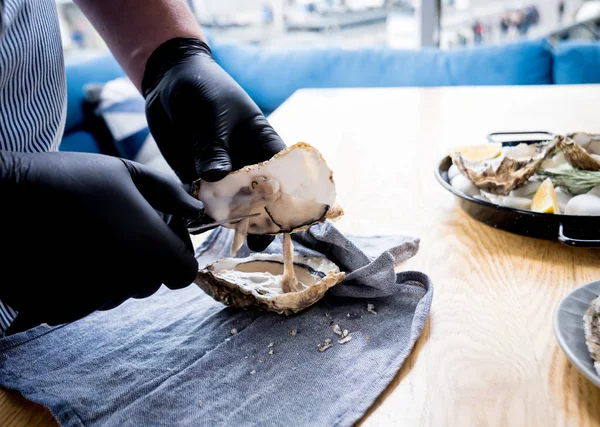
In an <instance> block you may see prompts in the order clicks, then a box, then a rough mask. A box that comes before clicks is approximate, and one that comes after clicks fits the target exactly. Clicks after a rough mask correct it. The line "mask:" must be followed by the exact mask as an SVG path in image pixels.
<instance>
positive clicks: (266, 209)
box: [194, 143, 346, 315]
mask: <svg viewBox="0 0 600 427" xmlns="http://www.w3.org/2000/svg"><path fill="white" fill-rule="evenodd" d="M194 194H195V195H196V197H198V198H199V199H200V200H201V201H202V202H203V203H204V207H205V210H206V213H207V214H208V215H209V216H211V217H212V218H214V219H216V220H220V219H224V218H232V217H237V216H243V215H248V214H258V215H257V216H254V217H251V218H247V219H244V220H242V221H239V222H237V223H235V224H228V225H225V226H224V227H227V228H233V229H234V230H235V231H234V237H233V242H232V244H231V248H230V253H231V257H228V258H223V259H219V260H216V261H215V262H213V263H211V264H208V265H206V266H205V267H203V268H200V270H199V271H198V274H197V276H196V280H195V283H196V285H197V286H198V287H200V288H201V289H202V290H203V291H204V292H205V293H207V294H208V295H210V296H211V297H212V298H213V299H215V300H216V301H219V302H221V303H223V304H225V305H227V306H232V307H238V308H255V309H262V310H268V311H273V312H276V313H279V314H284V315H292V314H295V313H298V312H300V311H302V310H304V309H306V308H307V307H310V306H311V305H313V304H315V303H316V302H317V301H319V300H320V299H321V298H322V297H323V296H324V295H325V293H326V292H327V290H328V289H330V288H331V287H333V286H335V285H337V284H338V283H340V282H342V281H343V280H344V279H345V277H346V276H345V273H344V272H342V271H340V268H339V267H338V266H337V265H336V264H335V263H334V262H332V261H331V260H329V259H327V258H326V257H325V256H321V255H318V256H311V257H299V256H295V255H294V249H293V244H292V238H291V234H292V233H296V232H299V231H302V230H306V229H308V228H309V227H310V226H312V225H314V224H316V223H319V222H324V221H327V220H337V219H338V218H340V217H341V216H342V215H343V210H342V209H341V208H340V207H339V206H338V205H337V204H336V188H335V182H334V180H333V172H332V171H331V169H330V168H329V166H328V165H327V163H326V162H325V160H324V159H323V156H322V155H321V154H320V153H319V151H318V150H317V149H316V148H314V147H312V146H311V145H309V144H306V143H297V144H295V145H293V146H291V147H289V148H286V149H284V150H283V151H281V152H280V153H278V154H276V155H275V156H273V157H272V158H271V159H270V160H268V161H266V162H262V163H259V164H255V165H251V166H247V167H245V168H243V169H241V170H239V171H235V172H232V173H230V174H229V175H227V176H226V177H225V178H223V179H222V180H220V181H217V182H199V183H198V184H197V187H196V189H195V190H194ZM248 234H257V235H275V234H283V241H282V253H280V254H260V253H257V254H253V255H250V256H248V257H245V258H237V257H235V256H236V254H237V252H238V250H239V249H240V247H241V245H242V244H243V242H244V240H245V238H246V236H247V235H248Z"/></svg>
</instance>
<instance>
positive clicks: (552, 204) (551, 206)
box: [531, 178, 560, 214]
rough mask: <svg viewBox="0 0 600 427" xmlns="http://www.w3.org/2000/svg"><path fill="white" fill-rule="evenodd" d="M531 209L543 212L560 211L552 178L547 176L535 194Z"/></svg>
mask: <svg viewBox="0 0 600 427" xmlns="http://www.w3.org/2000/svg"><path fill="white" fill-rule="evenodd" d="M531 210H532V211H535V212H542V213H554V214H557V213H560V212H559V209H558V199H557V198H556V191H554V185H552V180H551V179H550V178H546V180H545V181H544V182H543V183H542V185H540V188H538V190H537V191H536V193H535V195H534V196H533V200H532V202H531Z"/></svg>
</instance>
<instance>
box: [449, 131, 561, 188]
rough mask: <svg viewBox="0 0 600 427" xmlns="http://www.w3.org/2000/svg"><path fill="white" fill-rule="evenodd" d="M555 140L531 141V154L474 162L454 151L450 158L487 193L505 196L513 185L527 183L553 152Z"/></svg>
mask: <svg viewBox="0 0 600 427" xmlns="http://www.w3.org/2000/svg"><path fill="white" fill-rule="evenodd" d="M557 144H558V139H554V140H552V141H547V142H540V143H537V144H530V146H531V148H533V149H534V150H533V153H535V154H534V155H533V156H531V157H530V158H518V159H517V158H513V157H510V156H509V155H504V156H502V157H501V158H500V159H499V160H493V161H484V162H479V161H478V162H474V161H468V160H466V159H464V158H463V157H462V156H461V155H460V153H456V155H455V157H454V158H453V161H454V164H455V165H456V167H457V168H458V170H459V171H460V172H461V173H462V174H463V175H465V176H466V177H467V178H469V179H470V180H471V181H472V182H473V184H475V186H477V188H479V189H481V190H483V191H485V192H487V193H491V194H496V195H502V196H506V195H508V194H509V193H510V192H511V191H512V190H514V189H515V188H519V187H521V186H522V185H524V184H525V183H527V181H528V180H529V178H531V177H532V176H533V175H534V174H535V173H536V172H537V170H538V169H539V168H540V166H541V165H542V162H543V161H544V160H546V159H547V158H549V157H551V156H552V155H553V154H554V151H555V148H556V146H557ZM509 152H510V151H509Z"/></svg>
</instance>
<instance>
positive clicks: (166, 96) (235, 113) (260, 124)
mask: <svg viewBox="0 0 600 427" xmlns="http://www.w3.org/2000/svg"><path fill="white" fill-rule="evenodd" d="M142 91H143V94H144V97H145V98H146V116H147V119H148V125H149V128H150V132H151V133H152V136H153V138H154V139H155V140H156V143H157V145H158V147H159V148H160V150H161V152H162V154H163V156H164V157H165V160H166V161H167V162H168V163H169V165H170V166H171V167H172V168H173V170H174V171H175V173H176V174H177V175H178V176H179V178H180V179H181V181H182V182H184V183H186V184H190V183H192V182H193V181H196V180H197V179H198V178H201V179H203V180H206V181H218V180H220V179H222V178H223V177H225V175H227V174H228V173H229V172H231V171H234V170H237V169H240V168H242V167H243V166H247V165H251V164H255V163H259V162H262V161H265V160H268V159H270V158H271V157H272V156H273V155H274V154H276V153H278V152H279V151H281V150H282V149H283V148H285V144H284V143H283V142H282V140H281V138H280V137H279V136H278V135H277V133H276V132H275V131H274V130H273V128H272V127H271V125H270V124H269V123H268V122H267V119H266V118H265V116H264V115H263V114H262V112H261V111H260V109H259V108H258V106H257V105H256V104H255V103H254V101H253V100H252V99H251V98H250V96H248V94H247V93H246V92H245V91H244V90H243V89H242V87H241V86H240V85H238V84H237V82H235V80H234V79H233V78H232V77H231V76H230V75H229V74H227V72H225V70H223V69H222V68H221V66H220V65H219V64H217V62H216V61H215V60H214V58H213V56H212V53H211V50H210V48H209V47H208V46H207V45H206V44H205V43H203V42H202V41H200V40H198V39H194V38H175V39H171V40H169V41H167V42H165V43H163V44H162V45H161V46H159V47H158V48H157V49H156V50H155V51H154V52H153V54H152V55H151V56H150V59H149V60H148V62H147V64H146V69H145V73H144V78H143V82H142ZM207 220H210V218H207ZM272 241H273V237H272V236H252V235H249V236H248V239H247V243H248V247H249V248H250V249H251V250H254V251H262V250H264V249H265V248H266V247H267V246H268V245H269V244H270V243H271V242H272Z"/></svg>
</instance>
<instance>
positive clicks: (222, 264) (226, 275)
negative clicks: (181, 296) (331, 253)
mask: <svg viewBox="0 0 600 427" xmlns="http://www.w3.org/2000/svg"><path fill="white" fill-rule="evenodd" d="M293 268H294V273H295V277H296V278H297V282H298V286H299V288H298V290H297V291H294V292H286V290H285V289H284V288H285V286H286V282H285V280H284V279H283V277H284V269H285V266H284V260H283V255H282V254H254V255H252V256H250V257H247V258H224V259H221V260H218V261H216V262H214V263H212V264H209V265H207V266H206V267H204V268H203V269H201V270H200V271H199V272H198V276H197V278H196V280H195V283H196V284H197V285H198V286H199V287H200V288H202V289H203V290H204V292H206V293H207V294H208V295H210V296H211V297H213V298H214V299H215V300H217V301H220V302H222V303H223V304H225V305H228V306H233V307H239V308H258V309H263V310H268V311H274V312H276V313H280V314H285V315H291V314H295V313H297V312H299V311H301V310H304V309H305V308H307V307H309V306H311V305H313V304H314V303H316V302H317V301H319V300H320V299H321V298H322V297H323V295H324V294H325V292H327V290H328V289H329V288H331V287H333V286H335V285H337V284H338V283H340V282H341V281H342V280H344V278H345V273H344V272H341V271H340V269H339V268H338V266H337V265H335V264H334V263H333V262H331V261H329V260H328V259H326V258H320V257H296V258H295V259H294V263H293Z"/></svg>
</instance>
